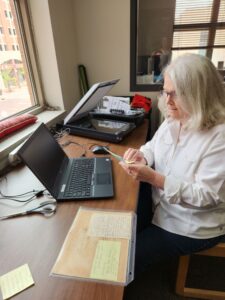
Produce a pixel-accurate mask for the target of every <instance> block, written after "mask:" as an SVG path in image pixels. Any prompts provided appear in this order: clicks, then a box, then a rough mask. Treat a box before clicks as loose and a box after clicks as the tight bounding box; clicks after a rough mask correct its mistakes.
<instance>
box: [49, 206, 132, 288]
mask: <svg viewBox="0 0 225 300" xmlns="http://www.w3.org/2000/svg"><path fill="white" fill-rule="evenodd" d="M135 234H136V214H135V213H133V212H124V211H122V212H121V211H112V210H98V209H92V208H87V207H80V208H79V210H78V212H77V215H76V217H75V219H74V222H73V224H72V226H71V228H70V230H69V232H68V234H67V236H66V239H65V241H64V243H63V246H62V248H61V251H60V253H59V255H58V258H57V260H56V262H55V264H54V266H53V268H52V271H51V275H54V276H65V277H70V278H71V277H72V278H74V279H76V278H77V279H85V280H90V281H98V282H99V281H100V282H104V283H114V284H119V285H127V284H128V283H129V282H131V281H132V280H133V275H134V274H133V272H134V248H135Z"/></svg>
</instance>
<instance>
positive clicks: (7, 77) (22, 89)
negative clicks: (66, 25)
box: [0, 1, 36, 120]
mask: <svg viewBox="0 0 225 300" xmlns="http://www.w3.org/2000/svg"><path fill="white" fill-rule="evenodd" d="M6 12H7V13H6ZM0 17H1V19H0V20H1V27H2V29H3V30H2V34H1V35H0V45H1V46H2V47H0V120H1V119H4V118H7V117H9V116H11V115H13V114H16V113H19V112H21V111H23V110H26V109H28V108H31V107H32V106H34V105H35V104H36V102H35V100H34V97H33V92H32V85H31V82H30V78H29V74H30V72H29V71H28V70H29V69H28V66H27V63H26V59H25V57H27V56H26V54H25V51H24V48H23V45H24V40H23V37H22V36H21V34H20V28H19V26H18V24H20V23H18V22H17V15H16V10H15V6H14V2H13V1H1V2H0ZM8 28H10V29H11V30H10V32H11V33H13V34H9V30H8ZM22 41H23V42H22Z"/></svg>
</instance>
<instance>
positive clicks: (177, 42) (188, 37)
mask: <svg viewBox="0 0 225 300" xmlns="http://www.w3.org/2000/svg"><path fill="white" fill-rule="evenodd" d="M207 42H208V31H206V30H204V31H202V30H201V31H197V30H195V31H179V32H174V35H173V48H178V47H179V48H185V47H199V46H202V47H203V46H207Z"/></svg>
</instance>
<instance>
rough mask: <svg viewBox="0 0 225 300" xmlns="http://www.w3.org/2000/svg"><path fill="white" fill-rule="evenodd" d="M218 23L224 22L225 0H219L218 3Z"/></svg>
mask: <svg viewBox="0 0 225 300" xmlns="http://www.w3.org/2000/svg"><path fill="white" fill-rule="evenodd" d="M218 22H225V0H221V2H220V11H219V17H218Z"/></svg>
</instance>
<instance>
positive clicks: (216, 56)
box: [130, 0, 225, 91]
mask: <svg viewBox="0 0 225 300" xmlns="http://www.w3.org/2000/svg"><path fill="white" fill-rule="evenodd" d="M130 34H131V36H130V41H131V44H130V90H131V91H157V90H159V89H160V88H161V86H162V81H163V78H162V70H163V67H164V66H165V65H166V64H167V63H168V61H169V60H170V59H171V58H172V59H174V58H175V57H177V56H178V55H181V54H183V53H186V52H191V53H198V54H201V55H206V56H207V57H209V58H210V59H211V60H212V62H213V63H214V65H215V66H216V68H218V69H219V71H220V72H221V74H222V75H223V76H225V0H176V1H175V0H160V1H159V0H151V1H149V0H131V27H130Z"/></svg>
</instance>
